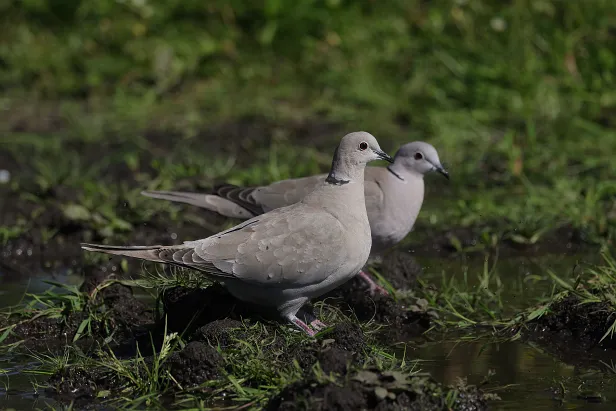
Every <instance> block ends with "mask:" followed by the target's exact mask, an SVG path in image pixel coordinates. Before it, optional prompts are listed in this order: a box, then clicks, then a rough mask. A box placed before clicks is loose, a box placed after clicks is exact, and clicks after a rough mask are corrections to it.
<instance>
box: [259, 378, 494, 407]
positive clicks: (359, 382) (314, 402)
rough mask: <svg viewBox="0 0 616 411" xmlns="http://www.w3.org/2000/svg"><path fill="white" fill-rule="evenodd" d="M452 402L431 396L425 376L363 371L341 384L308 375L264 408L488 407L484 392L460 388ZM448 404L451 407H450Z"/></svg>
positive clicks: (430, 383)
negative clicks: (319, 379) (318, 379)
mask: <svg viewBox="0 0 616 411" xmlns="http://www.w3.org/2000/svg"><path fill="white" fill-rule="evenodd" d="M460 388H461V389H460V391H459V395H458V396H457V398H456V399H455V401H454V404H447V403H446V401H445V399H444V398H445V397H444V395H443V394H442V393H441V394H440V395H434V393H435V392H436V391H437V390H438V389H439V386H438V384H436V383H434V382H433V381H432V380H430V379H428V378H422V377H407V376H404V375H402V374H399V373H396V372H380V371H378V370H363V371H360V372H358V373H354V375H352V376H348V378H346V379H345V380H344V383H343V384H342V385H339V384H335V383H332V382H322V381H317V380H316V379H312V378H308V379H306V380H302V381H299V382H297V383H294V384H291V385H289V386H288V387H286V388H284V389H283V390H282V392H281V393H280V394H278V395H277V396H275V397H274V398H272V399H271V400H270V402H269V403H268V404H267V406H266V407H265V409H266V410H268V411H274V410H276V411H295V410H340V411H343V410H344V411H346V410H349V411H351V410H360V409H370V410H380V411H388V410H392V411H393V410H418V411H419V410H422V411H423V410H444V409H456V410H477V411H479V410H487V409H488V406H487V401H486V398H485V397H484V395H483V394H482V393H481V392H480V391H479V390H477V389H475V388H463V387H460ZM451 405H453V407H451V408H449V407H450V406H451Z"/></svg>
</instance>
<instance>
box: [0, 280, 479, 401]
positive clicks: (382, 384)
mask: <svg viewBox="0 0 616 411" xmlns="http://www.w3.org/2000/svg"><path fill="white" fill-rule="evenodd" d="M362 286H363V284H361V283H359V280H354V281H353V282H352V284H350V285H349V286H348V287H345V290H344V291H341V293H340V294H339V295H332V296H331V297H332V299H333V300H336V299H341V300H343V301H345V302H346V303H348V305H350V306H352V307H356V308H359V310H358V317H359V318H360V319H362V316H363V315H367V313H368V310H367V308H362V307H367V306H368V305H369V303H368V300H370V298H369V297H367V295H366V293H365V291H363V290H361V287H362ZM92 304H93V305H96V306H97V307H98V308H99V309H100V310H105V312H106V313H107V314H108V315H107V316H106V321H108V322H109V324H111V327H109V324H102V323H101V324H95V326H94V327H93V335H91V336H90V337H89V338H87V339H86V340H85V341H81V342H79V343H78V345H79V346H80V347H81V349H82V350H83V352H84V353H86V354H87V355H89V356H92V358H97V355H98V354H97V352H98V351H97V348H98V343H100V341H102V340H103V339H105V338H108V337H110V336H113V340H112V342H111V344H110V347H111V349H112V350H113V352H114V354H115V355H116V356H117V357H118V358H134V356H135V355H136V353H137V351H136V349H137V345H138V346H139V347H140V352H141V354H142V355H144V356H145V357H146V361H152V351H151V345H149V344H148V341H149V340H150V335H152V336H153V341H154V342H155V345H160V342H161V340H162V337H163V335H164V329H165V325H166V327H167V332H179V333H181V334H182V338H183V339H184V340H185V341H187V344H186V346H185V347H184V348H183V349H182V350H181V351H179V352H174V353H173V354H172V355H171V356H170V358H168V360H167V361H166V362H165V364H164V367H165V368H164V369H165V370H168V371H169V373H170V375H171V376H172V377H173V380H174V383H175V384H177V386H176V387H174V389H175V390H181V389H186V388H190V387H195V386H198V385H201V384H203V383H204V382H206V381H209V380H212V379H217V378H221V377H222V375H223V374H224V372H225V369H226V368H225V367H227V366H228V364H226V363H225V359H224V353H225V351H226V350H234V349H237V348H238V344H243V343H242V342H241V341H242V339H243V337H244V336H245V333H246V332H247V331H246V327H245V325H246V321H248V324H250V323H252V322H253V321H254V320H255V319H259V320H263V319H264V318H263V317H260V316H259V315H257V316H255V314H254V311H253V310H252V309H251V308H250V307H246V306H245V305H243V304H242V303H241V302H239V301H237V300H235V299H234V298H233V297H231V296H230V295H229V294H228V293H227V292H226V291H225V290H224V288H222V287H220V286H211V287H209V288H207V289H192V290H191V289H184V288H179V287H178V288H174V289H169V290H167V291H166V292H165V293H164V295H163V296H162V307H163V310H162V313H163V314H162V315H157V314H156V313H155V312H154V311H153V310H152V309H151V308H149V307H148V306H147V305H145V304H144V303H142V302H141V301H139V300H137V299H136V298H135V297H134V296H133V294H132V292H131V289H130V288H129V287H126V286H123V285H120V284H117V283H116V284H113V285H111V286H108V287H106V288H104V289H102V290H101V291H100V292H99V294H98V296H97V297H96V299H95V300H93V301H92ZM103 307H104V308H103ZM371 307H372V315H375V317H376V318H378V320H379V322H381V323H383V324H384V325H385V327H384V329H383V330H382V331H381V332H380V333H379V334H380V335H377V336H376V338H375V336H374V335H371V336H368V335H366V334H364V332H363V331H362V329H361V328H360V327H359V326H358V325H357V324H355V323H351V322H342V323H339V324H336V325H335V326H334V327H333V328H332V329H331V330H330V331H328V332H327V333H325V334H323V335H321V336H320V337H318V338H317V339H316V340H311V339H303V340H301V342H299V343H297V344H296V345H292V346H290V347H288V346H285V341H284V340H283V338H282V337H280V338H279V339H277V340H275V341H274V342H273V343H272V344H270V345H268V347H267V348H266V349H267V350H268V352H270V353H271V359H272V361H275V360H278V361H283V362H284V363H289V362H292V361H293V360H295V361H297V363H298V364H299V366H300V367H301V369H303V370H306V372H305V377H304V379H303V380H301V381H299V382H296V383H293V384H291V385H290V386H288V387H285V388H284V390H283V391H282V392H281V393H280V394H279V395H277V396H275V397H274V398H272V399H271V400H270V402H269V403H268V404H267V406H266V409H268V410H276V409H280V410H295V409H340V410H354V409H358V408H357V407H359V408H365V407H369V408H371V409H378V410H396V409H401V408H404V409H418V410H419V409H421V410H441V409H443V407H444V404H445V398H444V397H443V396H442V394H437V392H440V391H439V390H441V388H440V385H439V384H437V383H436V382H434V381H433V380H431V379H430V378H428V377H409V376H408V375H406V374H403V373H399V372H398V373H395V372H393V373H392V372H381V371H378V370H376V369H375V370H371V371H370V370H368V371H360V367H361V365H362V364H363V362H364V361H365V360H366V356H367V355H370V348H369V345H368V342H369V340H370V341H372V342H374V340H376V341H378V340H380V339H381V338H383V337H384V336H386V338H387V341H388V342H389V343H391V342H392V341H393V340H392V338H393V337H392V336H393V335H396V336H397V335H404V338H413V337H415V338H417V337H419V336H421V333H423V332H424V331H425V330H426V329H427V327H429V325H430V315H429V313H426V312H413V311H408V310H405V309H404V308H403V307H401V306H400V305H398V304H396V303H395V302H394V301H393V299H391V297H385V296H382V297H378V298H376V301H375V304H372V305H371ZM341 308H343V307H342V306H341ZM375 309H376V313H375ZM163 316H166V324H165V323H164V321H163V320H162V318H163ZM81 320H82V313H74V314H71V315H70V316H69V317H68V319H67V320H66V321H58V320H50V319H36V320H33V321H28V322H23V323H21V324H19V325H17V326H16V327H15V328H14V330H13V333H12V335H11V336H10V337H9V339H8V340H7V341H5V342H6V343H11V342H14V341H19V340H25V341H24V343H23V345H22V347H27V348H28V349H31V350H36V349H43V348H45V349H51V350H54V347H55V350H56V351H57V352H61V351H62V349H63V348H64V346H65V344H67V343H69V342H70V341H71V338H72V336H73V335H74V334H75V332H76V330H77V327H78V325H79V324H80V322H81ZM11 321H13V322H14V321H15V319H11ZM1 325H6V323H5V324H0V326H1ZM265 327H267V328H268V329H269V330H270V332H271V333H272V335H275V332H276V329H277V327H279V325H278V324H276V323H275V322H274V321H273V320H270V321H268V320H267V318H265ZM109 330H112V333H113V334H112V335H111V334H110V333H109ZM391 330H396V331H395V333H393V334H392V332H391ZM400 333H401V334H400ZM157 350H158V349H157ZM317 363H318V364H319V367H320V369H321V370H322V371H323V372H324V373H325V374H330V373H334V374H336V375H338V376H339V377H340V378H341V381H343V384H342V385H338V384H334V383H331V382H329V383H327V382H324V381H323V380H320V381H319V380H315V376H314V375H313V371H312V370H313V369H314V367H315V365H316V364H317ZM228 371H230V370H228ZM127 384H128V381H127V380H126V379H125V378H122V377H121V376H118V375H117V374H114V373H110V372H109V371H105V370H104V369H102V368H101V367H93V366H79V365H77V366H70V367H66V368H63V369H61V370H59V371H56V372H55V373H54V374H53V375H52V376H51V377H50V379H49V381H48V382H47V385H48V388H47V391H48V394H49V395H50V396H52V397H54V398H57V399H59V400H60V401H63V402H71V401H72V402H74V403H75V405H77V406H85V405H86V404H90V403H91V402H92V401H95V400H96V399H97V398H99V397H101V394H100V393H101V392H104V393H105V394H104V397H105V398H113V397H114V395H116V396H117V395H120V394H121V392H122V390H123V389H124V388H125V387H126V385H127ZM246 384H247V385H248V386H250V382H249V381H248V382H246ZM459 389H460V392H461V393H462V394H463V395H460V396H458V398H457V399H456V403H455V409H461V410H483V409H487V399H486V398H485V397H484V395H483V394H482V393H481V391H479V390H477V389H476V388H472V387H466V386H463V385H461V386H460V387H459ZM332 407H333V408H332Z"/></svg>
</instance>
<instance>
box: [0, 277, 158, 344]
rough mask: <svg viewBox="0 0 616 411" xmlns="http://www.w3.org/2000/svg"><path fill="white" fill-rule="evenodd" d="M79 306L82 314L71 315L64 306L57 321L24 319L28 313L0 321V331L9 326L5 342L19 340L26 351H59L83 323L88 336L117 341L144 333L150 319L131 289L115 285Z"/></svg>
mask: <svg viewBox="0 0 616 411" xmlns="http://www.w3.org/2000/svg"><path fill="white" fill-rule="evenodd" d="M81 303H82V304H84V306H83V310H82V311H78V312H72V311H69V307H68V306H67V307H65V312H63V313H61V316H60V317H59V318H50V317H45V316H42V317H38V318H36V317H35V318H28V315H29V314H26V313H24V314H16V315H13V316H11V317H9V318H6V319H2V320H0V328H2V327H8V326H12V330H11V333H10V335H9V337H8V338H7V339H6V340H5V343H11V342H16V341H21V340H23V343H24V344H25V345H26V346H27V347H30V348H35V347H47V348H49V349H53V348H54V347H55V348H59V347H62V346H63V344H66V343H70V342H72V341H73V339H74V337H75V334H76V333H77V332H78V330H79V329H80V327H81V326H82V324H83V323H84V321H86V320H87V321H89V328H88V330H89V331H90V332H91V337H94V338H107V337H111V336H112V337H113V340H114V341H116V342H120V341H125V340H128V339H133V338H135V336H136V335H138V334H140V333H143V332H145V331H146V327H147V326H148V325H149V324H151V323H152V321H153V319H154V316H153V313H152V310H150V309H149V308H148V307H147V306H146V304H144V303H143V302H141V301H139V300H137V299H136V298H135V297H134V296H133V294H132V289H131V288H129V287H125V286H123V285H120V284H117V283H116V284H112V285H110V286H108V287H105V288H102V289H101V290H100V292H99V293H98V294H97V295H96V296H95V297H93V296H90V299H88V300H83V301H82V302H81ZM82 331H83V330H82Z"/></svg>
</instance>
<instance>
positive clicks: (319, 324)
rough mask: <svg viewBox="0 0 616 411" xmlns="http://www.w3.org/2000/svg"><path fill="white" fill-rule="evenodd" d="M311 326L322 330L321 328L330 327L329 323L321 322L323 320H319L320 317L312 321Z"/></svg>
mask: <svg viewBox="0 0 616 411" xmlns="http://www.w3.org/2000/svg"><path fill="white" fill-rule="evenodd" d="M310 326H311V327H312V328H313V329H315V330H316V331H321V330H324V329H326V328H327V327H328V326H327V324H325V323H323V322H321V320H319V319H316V320H313V321H312V322H311V323H310Z"/></svg>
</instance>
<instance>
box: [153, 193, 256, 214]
mask: <svg viewBox="0 0 616 411" xmlns="http://www.w3.org/2000/svg"><path fill="white" fill-rule="evenodd" d="M141 194H142V195H144V196H146V197H151V198H157V199H160V200H167V201H173V202H176V203H185V204H190V205H194V206H196V207H201V208H206V209H208V210H211V211H214V212H216V213H218V214H220V215H223V216H225V217H231V218H239V219H247V218H251V217H254V216H255V215H257V214H261V213H260V212H259V213H257V214H255V213H254V212H252V211H250V210H249V209H247V208H246V207H244V206H242V205H241V204H236V203H235V202H233V201H230V200H228V199H226V198H224V197H220V196H219V195H217V194H203V193H191V192H185V191H142V192H141Z"/></svg>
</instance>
